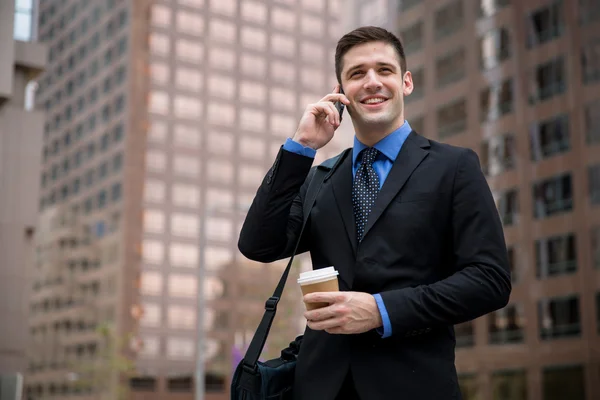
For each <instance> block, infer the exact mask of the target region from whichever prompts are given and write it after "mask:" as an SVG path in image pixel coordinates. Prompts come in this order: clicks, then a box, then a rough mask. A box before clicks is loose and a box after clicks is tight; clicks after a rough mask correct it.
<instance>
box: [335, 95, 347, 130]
mask: <svg viewBox="0 0 600 400" xmlns="http://www.w3.org/2000/svg"><path fill="white" fill-rule="evenodd" d="M340 93H341V94H345V93H344V89H342V87H341V86H340ZM334 104H335V108H337V110H338V113H339V114H340V122H342V114H343V113H344V107H345V106H346V105H345V104H344V103H342V102H341V101H336V102H335V103H334Z"/></svg>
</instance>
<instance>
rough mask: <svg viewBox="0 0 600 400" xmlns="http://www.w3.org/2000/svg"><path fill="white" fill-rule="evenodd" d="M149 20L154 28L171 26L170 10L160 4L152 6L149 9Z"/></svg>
mask: <svg viewBox="0 0 600 400" xmlns="http://www.w3.org/2000/svg"><path fill="white" fill-rule="evenodd" d="M151 19H152V24H153V25H154V26H160V27H165V28H166V27H169V26H171V9H170V8H169V7H167V6H165V5H162V4H153V5H152V8H151Z"/></svg>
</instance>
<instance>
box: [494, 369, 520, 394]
mask: <svg viewBox="0 0 600 400" xmlns="http://www.w3.org/2000/svg"><path fill="white" fill-rule="evenodd" d="M492 398H493V399H494V400H527V399H528V397H527V374H526V372H525V371H524V370H520V371H497V372H494V373H493V374H492Z"/></svg>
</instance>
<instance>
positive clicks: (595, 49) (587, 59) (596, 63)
mask: <svg viewBox="0 0 600 400" xmlns="http://www.w3.org/2000/svg"><path fill="white" fill-rule="evenodd" d="M581 70H582V74H581V79H582V80H583V83H584V84H587V85H589V84H592V83H595V82H598V81H600V39H595V40H594V41H592V42H590V43H588V44H587V45H585V46H584V47H583V48H582V49H581Z"/></svg>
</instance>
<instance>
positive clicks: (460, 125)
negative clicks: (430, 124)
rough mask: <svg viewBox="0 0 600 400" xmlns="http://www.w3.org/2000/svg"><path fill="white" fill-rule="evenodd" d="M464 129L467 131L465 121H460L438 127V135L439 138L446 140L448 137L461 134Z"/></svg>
mask: <svg viewBox="0 0 600 400" xmlns="http://www.w3.org/2000/svg"><path fill="white" fill-rule="evenodd" d="M465 129H467V121H466V120H461V121H456V122H453V123H450V124H446V125H444V126H441V127H439V128H438V133H439V135H440V138H446V137H448V136H452V135H455V134H457V133H460V132H463V131H464V130H465Z"/></svg>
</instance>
